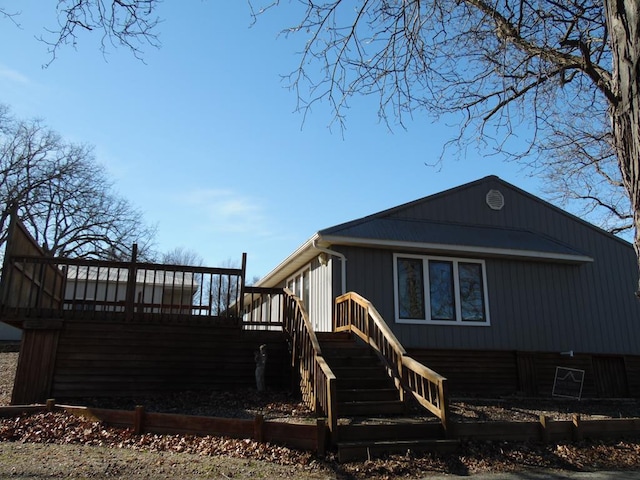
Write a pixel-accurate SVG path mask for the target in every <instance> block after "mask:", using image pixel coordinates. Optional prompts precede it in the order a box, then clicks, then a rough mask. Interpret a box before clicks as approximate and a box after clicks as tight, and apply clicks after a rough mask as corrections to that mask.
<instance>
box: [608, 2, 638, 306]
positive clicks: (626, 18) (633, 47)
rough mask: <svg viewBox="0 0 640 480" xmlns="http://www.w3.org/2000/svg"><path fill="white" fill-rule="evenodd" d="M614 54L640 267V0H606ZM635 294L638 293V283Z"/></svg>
mask: <svg viewBox="0 0 640 480" xmlns="http://www.w3.org/2000/svg"><path fill="white" fill-rule="evenodd" d="M604 5H605V9H606V21H607V27H608V30H609V36H610V40H609V41H610V42H611V51H612V55H613V74H612V89H613V91H614V93H615V95H616V97H617V99H616V101H615V102H613V103H612V104H611V107H610V116H611V130H612V133H613V145H614V148H615V151H616V154H617V157H618V164H619V166H620V171H621V173H622V178H623V181H624V185H625V188H626V189H627V192H628V193H629V198H630V200H631V207H632V209H633V212H634V225H635V236H634V247H635V250H636V256H637V258H638V266H639V271H640V3H639V2H638V0H605V2H604ZM636 294H638V295H640V283H639V285H638V290H637V292H636Z"/></svg>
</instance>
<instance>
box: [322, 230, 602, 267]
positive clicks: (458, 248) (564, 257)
mask: <svg viewBox="0 0 640 480" xmlns="http://www.w3.org/2000/svg"><path fill="white" fill-rule="evenodd" d="M321 241H322V243H325V242H326V243H328V244H330V245H347V246H362V247H381V248H387V249H388V248H408V249H418V250H430V251H434V252H451V253H473V254H484V255H491V256H495V257H510V258H524V259H531V260H553V261H556V262H563V263H591V262H593V258H592V257H589V256H586V255H570V254H562V253H551V252H542V251H537V250H517V249H507V248H492V247H475V246H469V245H452V244H441V243H417V242H398V241H393V240H378V239H368V238H355V237H353V238H352V237H340V236H331V235H327V236H322V237H321Z"/></svg>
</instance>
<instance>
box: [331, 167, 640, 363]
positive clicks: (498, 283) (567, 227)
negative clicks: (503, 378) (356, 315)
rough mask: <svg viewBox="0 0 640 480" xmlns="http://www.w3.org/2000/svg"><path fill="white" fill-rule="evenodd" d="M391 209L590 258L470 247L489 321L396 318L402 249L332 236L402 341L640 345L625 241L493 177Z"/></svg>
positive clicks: (356, 285) (631, 261)
mask: <svg viewBox="0 0 640 480" xmlns="http://www.w3.org/2000/svg"><path fill="white" fill-rule="evenodd" d="M491 188H494V189H498V190H500V191H501V192H502V194H503V195H504V197H505V206H504V208H503V210H501V211H494V210H491V209H489V207H488V206H487V205H486V203H485V200H484V199H485V195H486V193H487V192H488V190H489V189H491ZM389 214H390V215H391V216H397V217H398V218H420V219H429V220H435V221H447V222H455V223H466V224H471V225H491V226H496V227H515V228H523V229H528V230H531V231H533V232H536V233H539V234H544V235H546V236H548V237H551V238H554V239H556V240H559V241H561V242H563V243H566V244H568V245H569V246H571V247H572V248H575V249H577V250H579V251H581V252H583V253H584V254H586V255H588V256H591V257H592V258H593V259H594V262H593V263H586V264H581V265H570V264H562V263H552V262H549V261H545V262H542V261H541V262H537V261H523V260H516V259H507V258H500V257H494V258H491V257H486V258H483V257H482V256H478V255H477V254H476V255H471V256H470V258H479V259H483V260H485V262H486V273H487V288H488V294H489V308H490V316H491V325H490V326H481V327H480V326H457V325H456V326H453V325H452V326H435V325H408V324H396V323H395V321H394V319H395V312H394V288H393V282H394V278H393V253H401V252H402V251H401V250H383V249H373V248H357V247H344V246H338V245H335V246H334V247H333V248H335V249H336V250H339V251H341V252H343V253H344V254H345V255H346V257H347V259H348V261H347V290H348V291H355V292H358V293H359V294H361V295H363V296H364V297H366V298H367V299H369V300H370V301H371V302H372V303H373V304H374V305H375V306H376V308H377V309H378V310H379V311H380V313H381V314H382V315H383V317H384V318H385V319H386V320H387V322H388V323H389V325H391V326H392V328H393V329H394V331H395V333H396V335H397V336H398V338H399V339H400V341H401V342H402V343H403V344H404V345H405V347H408V348H425V347H426V348H441V349H479V350H488V349H494V350H509V349H512V350H524V351H548V352H561V351H568V350H573V351H574V352H584V353H618V354H640V328H639V327H640V324H639V322H640V301H639V300H638V299H637V298H636V297H635V295H634V292H635V289H636V286H637V267H636V258H635V254H634V251H633V248H632V247H631V246H630V245H629V244H628V243H626V242H623V241H621V240H619V239H617V238H615V237H613V236H611V235H609V234H607V233H605V232H602V231H600V230H598V229H595V228H594V227H592V226H590V225H588V224H586V223H584V222H582V221H580V220H579V219H577V218H575V217H571V216H569V215H567V214H566V213H564V212H562V211H561V210H559V209H556V208H554V207H552V206H550V205H548V204H546V203H545V202H542V201H540V200H538V199H536V198H535V197H532V196H530V195H528V194H526V193H524V192H521V191H519V190H517V189H514V188H511V187H510V186H508V185H505V184H504V183H502V182H501V181H499V180H494V179H492V178H488V179H485V180H484V181H482V182H476V183H474V184H470V186H467V187H465V188H460V189H457V190H456V191H455V192H447V194H443V195H437V196H434V197H429V199H428V200H427V201H423V202H414V203H413V204H410V205H407V206H406V208H399V209H394V210H393V211H391V212H389ZM412 253H416V252H415V251H413V252H412ZM421 253H425V254H428V253H429V252H427V251H425V252H421ZM457 256H461V255H457ZM334 279H335V276H334ZM334 285H335V283H334ZM334 293H337V292H336V290H334Z"/></svg>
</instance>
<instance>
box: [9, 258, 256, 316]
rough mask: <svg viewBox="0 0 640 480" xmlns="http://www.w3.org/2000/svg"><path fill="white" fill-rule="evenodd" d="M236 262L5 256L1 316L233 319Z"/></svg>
mask: <svg viewBox="0 0 640 480" xmlns="http://www.w3.org/2000/svg"><path fill="white" fill-rule="evenodd" d="M245 265H246V255H243V261H242V268H208V267H198V266H184V265H165V264H154V263H145V262H137V261H136V254H135V248H134V250H133V255H132V259H131V261H130V262H111V261H99V260H86V259H69V258H53V257H46V256H38V255H33V256H11V257H10V258H8V259H6V262H5V268H4V270H5V271H4V272H3V279H2V292H1V298H0V302H1V304H2V308H3V315H4V316H6V317H22V318H32V317H45V316H52V317H71V316H74V315H82V317H83V318H91V317H96V316H100V315H102V316H106V315H114V314H115V315H119V314H120V315H124V316H125V317H126V318H129V319H132V318H134V317H136V316H137V317H140V316H143V315H146V314H153V315H155V316H160V317H163V316H180V315H189V316H201V317H216V318H218V319H225V320H230V321H233V322H236V323H239V322H240V320H241V313H242V311H243V304H242V302H243V289H244V284H243V283H244V277H245Z"/></svg>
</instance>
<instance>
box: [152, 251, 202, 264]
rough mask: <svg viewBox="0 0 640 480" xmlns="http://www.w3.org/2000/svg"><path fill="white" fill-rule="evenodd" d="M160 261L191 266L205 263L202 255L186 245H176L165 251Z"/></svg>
mask: <svg viewBox="0 0 640 480" xmlns="http://www.w3.org/2000/svg"><path fill="white" fill-rule="evenodd" d="M160 262H161V263H165V264H171V265H187V266H190V267H202V266H203V265H204V259H203V258H202V255H200V254H199V253H198V252H196V251H195V250H191V249H188V248H185V247H176V248H174V249H173V250H169V251H168V252H165V253H163V254H162V256H161V260H160Z"/></svg>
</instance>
